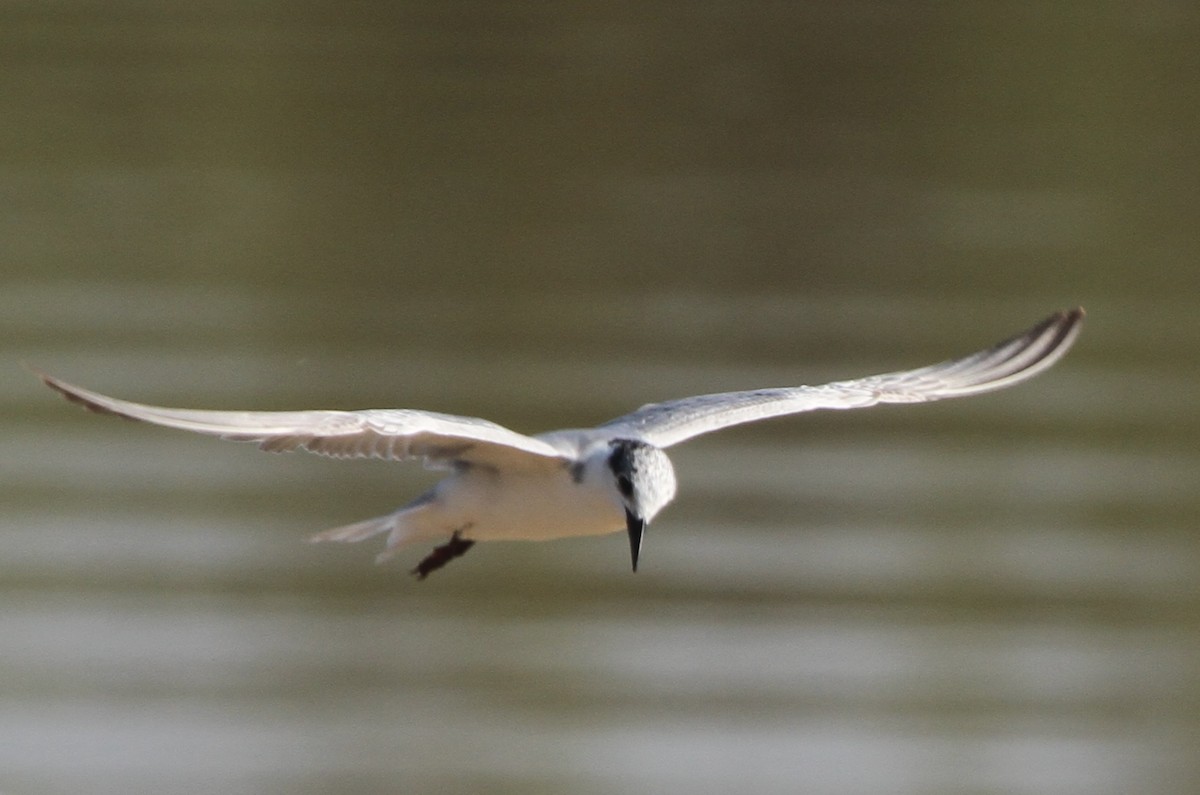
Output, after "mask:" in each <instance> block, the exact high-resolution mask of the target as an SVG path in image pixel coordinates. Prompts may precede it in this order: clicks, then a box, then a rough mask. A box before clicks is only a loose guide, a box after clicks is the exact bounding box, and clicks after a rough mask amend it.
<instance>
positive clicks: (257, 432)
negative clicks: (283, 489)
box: [38, 372, 567, 467]
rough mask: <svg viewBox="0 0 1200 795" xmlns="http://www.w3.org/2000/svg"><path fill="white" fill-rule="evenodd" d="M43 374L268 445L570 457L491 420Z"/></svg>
mask: <svg viewBox="0 0 1200 795" xmlns="http://www.w3.org/2000/svg"><path fill="white" fill-rule="evenodd" d="M38 376H39V377H40V378H41V379H42V381H44V382H45V384H46V385H47V386H49V387H50V388H51V389H54V390H55V391H57V392H60V393H62V395H63V396H64V397H66V398H67V399H68V400H70V401H72V402H75V403H79V404H81V405H83V406H84V407H86V408H88V409H90V410H91V411H96V412H99V413H102V414H115V415H117V416H120V417H125V418H127V419H131V420H140V421H142V422H149V423H153V424H155V425H165V426H167V427H169V428H179V429H182V430H185V431H194V432H195V433H203V434H208V435H212V436H219V437H221V438H223V439H232V440H234V441H242V442H257V443H258V445H259V446H260V447H261V448H262V449H264V450H270V451H273V452H283V451H289V450H299V449H303V450H309V451H312V452H314V453H319V454H321V455H326V456H332V457H334V458H386V459H392V460H403V459H408V458H423V459H425V461H426V464H427V465H430V466H435V467H436V466H452V465H454V464H456V463H467V464H480V465H484V466H490V467H513V466H517V467H519V466H522V465H545V464H547V463H551V462H554V463H561V462H564V461H566V460H567V459H566V457H565V456H564V455H563V451H562V450H560V449H559V448H557V447H554V446H553V445H551V444H548V443H547V442H543V441H541V440H539V439H534V438H532V437H529V436H525V435H523V434H519V433H516V432H515V431H510V430H509V429H507V428H505V427H503V426H500V425H497V424H495V423H493V422H488V421H487V420H481V419H478V418H475V417H458V416H454V415H450V414H438V413H436V412H431V411H415V410H410V409H367V410H364V411H208V410H202V409H176V408H166V407H163V406H149V405H146V404H143V403H134V402H131V401H128V400H119V399H117V398H113V397H108V396H107V395H101V394H100V393H98V392H92V391H90V390H87V389H83V388H81V387H77V386H74V385H73V384H68V383H67V382H65V381H61V380H59V379H57V378H54V377H52V376H49V375H47V374H45V373H41V372H38Z"/></svg>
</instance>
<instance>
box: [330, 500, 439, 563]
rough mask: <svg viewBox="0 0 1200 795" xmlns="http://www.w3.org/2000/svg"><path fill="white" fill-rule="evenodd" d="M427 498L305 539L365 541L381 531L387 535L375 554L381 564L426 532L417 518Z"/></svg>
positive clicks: (423, 535)
mask: <svg viewBox="0 0 1200 795" xmlns="http://www.w3.org/2000/svg"><path fill="white" fill-rule="evenodd" d="M427 504H428V501H425V500H421V501H418V502H415V503H413V504H411V505H409V506H408V507H406V508H403V509H401V510H399V511H396V512H395V513H389V514H388V515H387V516H377V517H375V518H374V519H366V520H364V521H361V522H355V523H354V524H347V525H342V526H341V527H334V528H330V529H329V530H324V531H322V532H320V533H317V534H316V535H314V536H312V537H311V538H309V539H308V540H309V542H310V543H313V544H320V543H323V542H325V541H341V542H343V543H347V544H350V543H354V542H357V541H365V540H367V539H368V538H373V537H375V536H377V535H381V534H382V533H387V534H388V540H387V546H386V547H385V548H384V550H383V552H380V553H379V555H377V556H376V557H375V562H376V563H383V562H384V561H387V560H390V559H391V558H392V557H393V556H395V554H396V552H397V550H399V549H400V548H401V547H403V546H404V545H406V544H409V543H411V542H413V541H416V540H417V539H419V538H423V537H425V536H428V535H430V533H427V532H423V531H424V530H425V529H426V528H425V527H424V524H425V523H422V522H421V521H420V518H421V513H422V508H424V507H425V506H426V505H427Z"/></svg>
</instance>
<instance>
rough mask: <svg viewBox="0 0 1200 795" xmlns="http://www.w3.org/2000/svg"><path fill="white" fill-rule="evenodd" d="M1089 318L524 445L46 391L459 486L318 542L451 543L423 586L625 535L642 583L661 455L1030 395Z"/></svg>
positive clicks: (702, 400) (392, 550)
mask: <svg viewBox="0 0 1200 795" xmlns="http://www.w3.org/2000/svg"><path fill="white" fill-rule="evenodd" d="M1083 315H1084V313H1083V309H1082V308H1079V309H1072V310H1069V311H1063V312H1058V313H1056V314H1054V315H1051V316H1050V317H1048V318H1046V319H1045V320H1043V321H1042V322H1040V323H1038V324H1037V325H1036V326H1034V327H1032V328H1030V329H1029V330H1028V331H1025V332H1024V333H1022V334H1018V335H1017V336H1015V337H1013V338H1011V339H1008V340H1005V341H1004V342H1001V343H999V344H997V345H995V346H993V347H991V348H988V349H987V350H984V351H980V352H978V353H975V354H972V355H970V356H966V357H963V358H961V359H953V360H950V361H946V362H942V363H940V364H935V365H932V366H929V367H922V368H920V369H917V370H905V371H901V372H895V373H886V374H883V375H873V376H868V377H866V378H858V379H855V380H852V381H835V382H833V383H830V384H824V385H822V386H797V387H782V388H773V389H755V390H750V391H746V392H725V393H721V394H714V395H699V396H696V397H688V398H682V399H680V400H672V401H667V402H665V403H652V404H649V405H646V406H643V407H641V408H640V409H638V410H637V411H634V412H633V413H631V414H626V415H625V416H623V417H618V418H616V419H614V420H610V421H608V422H606V423H604V424H603V425H599V426H597V427H595V428H585V429H575V430H560V431H551V432H549V433H543V434H539V435H537V436H525V435H523V434H520V433H516V432H515V431H510V430H509V429H507V428H504V427H501V426H499V425H496V424H495V423H492V422H488V421H487V420H483V419H479V418H476V417H458V416H453V415H449V414H439V413H436V412H432V411H416V410H411V409H367V410H363V411H206V410H197V409H174V408H163V407H160V406H148V405H144V404H141V403H132V402H129V401H126V400H119V399H117V398H112V397H107V396H105V395H101V394H99V393H96V392H92V391H89V390H87V389H82V388H80V387H77V386H73V385H71V384H68V383H66V382H64V381H60V380H58V379H57V378H53V377H51V376H49V375H47V374H45V373H42V372H37V371H35V372H37V375H38V376H39V377H40V378H41V379H42V381H44V382H45V383H46V385H47V386H49V387H50V388H52V389H54V390H57V391H58V392H60V393H62V394H63V395H64V396H65V397H66V398H67V399H68V400H71V401H73V402H76V403H80V404H82V405H83V406H85V407H86V408H88V409H90V410H92V411H96V412H100V413H104V414H116V415H119V416H121V417H127V418H129V419H134V420H142V421H144V422H150V423H154V424H156V425H165V426H168V427H171V428H182V429H183V430H188V431H195V432H197V433H204V434H211V435H214V436H220V437H221V438H224V439H232V440H235V441H243V442H256V443H258V445H259V446H260V447H261V448H262V449H264V450H270V451H272V452H281V451H288V450H296V449H300V448H302V449H305V450H310V451H312V452H314V453H320V454H321V455H327V456H333V457H335V458H359V457H371V458H384V459H391V460H403V459H408V458H421V459H424V462H425V465H426V466H427V467H429V468H431V469H448V470H450V471H451V474H450V475H448V476H447V477H446V478H444V479H443V480H441V481H439V482H438V483H437V484H435V485H434V486H433V488H431V489H430V490H429V491H427V492H425V493H424V494H422V495H421V496H420V497H417V498H416V499H415V500H413V501H412V502H410V503H408V504H407V505H405V506H404V507H402V508H400V509H398V510H396V511H395V512H393V513H390V514H388V515H386V516H382V517H378V518H374V519H367V520H366V521H363V522H358V523H356V524H351V525H346V526H344V527H337V528H334V529H332V530H326V531H325V532H323V533H319V534H317V535H316V536H314V537H313V538H312V540H313V541H362V540H364V539H367V538H371V537H373V536H375V535H379V534H381V533H387V534H388V538H387V546H386V548H385V549H384V551H383V552H381V553H380V554H379V556H378V558H377V560H379V561H384V560H387V559H389V558H391V557H392V556H393V555H395V554H396V551H397V550H398V549H400V548H401V547H402V546H404V545H407V544H410V543H413V542H416V541H422V540H430V539H443V538H446V537H447V536H448V537H449V540H448V541H447V542H446V543H444V544H442V545H441V546H438V547H436V548H435V549H434V550H433V551H432V552H430V553H429V554H428V555H427V556H426V557H425V558H424V559H423V560H422V561H421V562H420V563H419V564H418V565H417V566H416V568H414V569H413V570H412V573H413V574H415V575H416V576H417V577H418V578H420V579H424V578H425V577H426V576H427V575H428V574H429V573H430V572H432V571H434V570H436V569H439V568H441V567H442V566H444V565H445V564H446V563H448V562H449V561H450V560H453V559H454V558H456V557H458V556H460V555H462V554H463V553H465V552H466V551H467V550H468V549H470V548H471V547H472V546H473V545H474V544H475V542H476V541H497V540H510V539H528V540H548V539H553V538H564V537H568V536H584V535H596V534H603V533H612V532H617V531H620V530H625V531H626V532H627V533H628V536H629V547H630V552H631V555H632V558H633V570H634V571H637V564H638V555H639V552H640V550H641V544H642V535H643V531H644V529H645V527H646V525H647V524H648V523H649V522H650V521H651V520H652V519H654V517H655V516H657V515H658V513H659V511H661V510H662V509H663V508H664V507H665V506H666V505H667V503H669V502H670V501H671V500H672V498H674V496H675V472H674V469H673V468H672V467H671V461H670V459H669V458H667V455H666V453H664V452H663V449H664V448H666V447H670V446H671V445H674V444H678V443H679V442H682V441H685V440H687V439H690V438H692V437H693V436H698V435H700V434H703V433H708V432H710V431H716V430H719V429H721V428H728V427H729V426H731V425H738V424H741V423H745V422H753V421H755V420H762V419H767V418H768V417H777V416H780V415H784V414H796V413H799V412H803V411H812V410H814V409H852V408H863V407H866V406H874V405H876V404H879V403H921V402H925V401H931V400H941V399H942V398H953V397H965V396H967V395H975V394H979V393H981V392H988V391H991V390H993V389H1002V388H1004V387H1008V386H1012V385H1013V384H1016V383H1019V382H1021V381H1024V380H1025V379H1027V378H1030V377H1032V376H1034V375H1036V374H1037V373H1040V372H1042V371H1043V370H1045V369H1047V368H1048V367H1050V366H1051V365H1053V364H1054V363H1055V362H1056V361H1058V359H1060V358H1061V357H1062V356H1063V354H1065V353H1066V352H1067V349H1068V348H1070V347H1071V344H1072V343H1073V342H1074V341H1075V338H1076V336H1077V335H1078V334H1079V330H1080V326H1081V322H1082V320H1083Z"/></svg>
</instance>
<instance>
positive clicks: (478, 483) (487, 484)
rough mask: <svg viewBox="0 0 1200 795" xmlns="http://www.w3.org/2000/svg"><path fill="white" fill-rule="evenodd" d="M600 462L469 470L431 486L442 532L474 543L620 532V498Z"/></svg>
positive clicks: (623, 517) (622, 528)
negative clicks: (434, 488)
mask: <svg viewBox="0 0 1200 795" xmlns="http://www.w3.org/2000/svg"><path fill="white" fill-rule="evenodd" d="M606 474H608V473H607V471H606V470H605V469H604V468H603V459H590V460H588V461H585V462H582V463H581V464H579V465H577V466H576V467H575V468H572V467H567V466H556V467H553V468H546V469H544V470H540V471H539V470H532V471H526V470H521V471H515V470H502V471H496V470H492V469H488V468H484V467H475V468H471V469H467V470H464V471H462V472H459V473H457V474H455V475H452V476H451V477H449V478H447V479H446V480H444V481H442V482H441V483H439V484H438V486H437V491H436V501H437V503H438V512H439V513H441V514H443V516H444V520H445V521H446V522H447V523H448V524H447V529H448V531H453V530H461V533H462V536H463V537H464V538H469V539H474V540H479V541H499V540H509V541H511V540H530V541H545V540H549V539H554V538H564V537H567V536H584V535H599V534H603V533H612V532H616V531H619V530H624V529H625V513H624V509H623V508H622V507H621V502H620V497H619V495H618V494H617V492H616V489H615V487H614V485H613V483H612V479H611V476H609V477H606Z"/></svg>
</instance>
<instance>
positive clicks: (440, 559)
mask: <svg viewBox="0 0 1200 795" xmlns="http://www.w3.org/2000/svg"><path fill="white" fill-rule="evenodd" d="M473 546H475V542H474V541H469V540H467V539H465V538H463V537H462V536H460V535H459V531H458V530H455V531H454V534H453V535H452V536H450V540H449V541H447V542H446V543H445V544H442V545H441V546H440V547H434V548H433V551H432V552H430V553H429V554H428V555H426V556H425V559H424V560H422V561H421V562H420V563H418V564H417V567H416V568H415V569H413V570H412V572H410V573H411V574H412V575H413V576H415V577H416V578H417V579H418V580H423V579H425V578H426V577H428V576H429V573H430V572H432V571H437V570H438V569H440V568H441V567H442V566H445V565H446V564H447V563H449V562H450V561H452V560H454V559H455V558H457V557H461V556H463V555H465V554H466V552H467V550H468V549H470V548H471V547H473Z"/></svg>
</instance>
